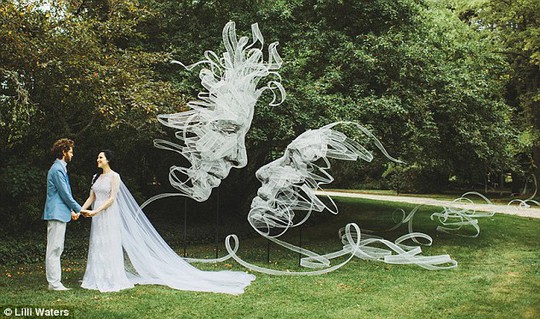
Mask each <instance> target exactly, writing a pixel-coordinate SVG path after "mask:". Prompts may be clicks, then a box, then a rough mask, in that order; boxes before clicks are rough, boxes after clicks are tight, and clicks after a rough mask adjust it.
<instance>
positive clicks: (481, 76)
mask: <svg viewBox="0 0 540 319" xmlns="http://www.w3.org/2000/svg"><path fill="white" fill-rule="evenodd" d="M500 2H501V1H495V0H493V1H487V0H486V1H476V2H474V5H470V6H466V5H465V2H459V1H458V0H456V1H454V2H453V3H452V5H449V4H446V3H443V2H441V1H427V0H426V1H421V0H378V1H355V0H340V1H335V0H278V1H264V0H259V1H249V0H235V1H232V0H213V1H205V0H198V1H192V0H189V1H188V0H180V1H178V0H174V1H173V0H139V1H136V0H79V1H60V2H51V1H46V0H38V1H6V0H4V1H2V2H1V4H0V26H1V27H0V43H1V46H0V83H1V87H0V103H1V104H0V152H1V154H2V157H1V158H0V168H1V169H0V178H1V183H2V186H1V188H0V197H1V198H2V200H3V202H6V203H10V204H9V205H7V206H6V207H5V209H4V208H2V209H0V214H1V215H3V216H9V215H10V214H11V212H12V211H13V209H15V210H19V211H30V212H32V213H31V214H28V215H26V217H24V218H27V219H30V220H35V219H36V218H38V217H39V216H40V212H41V209H42V203H43V195H44V191H43V190H44V189H45V188H44V187H45V186H44V182H45V178H44V176H45V173H46V171H47V169H48V166H49V165H50V162H51V158H50V157H48V156H47V153H48V149H49V147H50V145H51V144H52V142H54V140H55V139H57V138H60V137H70V138H73V139H75V141H76V157H75V161H74V163H73V166H74V168H73V169H72V171H73V174H72V176H73V177H72V178H73V180H74V183H73V184H74V186H73V187H74V190H75V193H76V195H77V196H78V198H82V197H84V196H85V195H86V194H87V190H88V187H89V181H90V178H91V174H92V173H93V171H94V170H95V168H94V167H95V156H96V155H97V151H98V150H99V149H100V148H102V147H105V148H111V149H114V150H115V151H116V152H117V153H118V156H117V158H118V161H117V165H118V167H117V170H118V171H119V172H120V173H121V174H122V176H123V178H124V180H127V181H128V182H129V183H130V187H131V188H132V189H134V190H136V191H137V192H139V191H140V192H141V193H139V194H140V197H141V198H143V199H144V198H148V197H149V196H150V195H152V194H153V193H155V192H157V191H161V190H163V189H166V185H167V184H168V183H167V172H168V167H169V166H170V165H171V164H172V163H176V164H178V162H180V161H181V159H179V158H176V157H175V156H174V154H172V153H171V154H169V153H166V152H161V151H157V150H156V149H154V148H153V146H152V140H153V139H154V138H166V137H167V135H169V136H171V134H172V132H169V131H166V130H164V129H163V128H162V127H160V125H159V123H158V122H157V121H156V115H157V114H160V113H171V112H178V111H180V110H182V109H185V107H186V102H187V101H188V100H190V99H195V98H196V94H197V92H198V91H200V90H201V89H202V88H201V86H200V84H199V79H198V77H197V74H196V72H187V71H185V70H181V69H179V67H178V66H177V65H171V64H170V63H169V62H170V60H171V59H175V60H179V61H182V62H184V63H192V62H196V61H199V60H200V59H202V57H203V55H202V54H203V52H204V51H205V50H207V49H211V50H214V51H216V52H219V51H221V50H222V48H221V29H222V28H223V26H224V25H225V23H226V22H228V21H229V20H233V21H235V22H236V23H237V30H238V32H239V33H240V34H242V35H243V34H248V33H249V30H250V27H249V26H250V24H251V23H254V22H258V23H259V26H260V28H261V31H262V33H263V35H264V37H265V40H266V42H267V43H270V42H272V41H279V42H280V49H279V51H280V55H281V56H282V57H283V59H284V61H285V64H284V66H283V69H282V71H281V75H282V78H283V81H282V82H283V84H284V86H285V89H286V90H287V94H288V96H287V99H286V101H285V102H284V103H283V104H282V105H280V106H278V107H270V106H268V103H267V102H268V101H269V99H270V98H271V97H270V96H263V101H261V102H259V103H258V105H257V106H256V110H255V117H254V120H253V124H252V128H251V130H250V132H249V134H248V139H247V144H248V145H247V147H248V155H249V161H250V163H249V165H248V167H246V168H245V169H244V170H235V171H233V172H232V173H231V175H230V177H229V179H228V180H227V181H226V183H224V185H223V187H222V188H223V192H224V195H225V196H222V198H223V201H224V206H225V207H228V206H229V207H233V205H232V203H237V202H238V198H240V197H242V198H244V200H243V202H244V206H242V205H240V206H242V207H238V208H237V210H238V211H239V214H240V215H243V214H244V213H245V211H243V209H245V207H246V206H245V205H248V204H249V201H250V199H251V196H250V194H253V192H254V191H256V189H257V187H258V184H257V181H256V179H255V177H254V172H255V171H256V170H257V169H258V168H259V167H260V166H261V165H263V164H264V163H266V162H268V161H269V160H270V159H272V158H273V157H275V156H277V155H278V154H279V152H280V151H282V150H283V149H284V147H285V146H286V145H287V144H288V143H289V142H290V141H291V140H292V139H294V137H295V136H297V135H298V134H300V133H302V132H303V131H305V130H306V129H310V128H316V127H319V126H322V125H324V124H328V123H330V122H332V121H339V120H347V121H356V122H358V123H360V124H363V125H365V126H367V127H368V128H370V129H371V130H372V131H373V133H374V134H375V135H376V136H377V137H378V138H379V139H380V140H381V141H382V142H383V144H384V145H385V146H386V147H387V149H388V150H389V152H390V153H391V154H393V155H394V156H398V157H399V158H401V159H403V160H404V161H406V162H407V165H406V166H405V167H402V168H401V170H402V171H405V172H406V174H408V175H407V176H408V177H407V180H408V184H409V186H408V187H409V189H410V190H415V191H425V190H435V189H444V188H445V187H447V186H448V180H449V178H450V177H453V178H454V179H457V180H459V181H461V182H462V183H464V184H468V185H474V183H475V182H478V181H482V180H483V178H484V176H485V175H486V174H488V173H493V172H504V171H508V170H513V169H515V162H516V160H515V155H516V154H517V153H519V152H524V149H525V151H526V147H525V148H523V147H517V146H516V145H518V146H519V145H521V144H520V142H519V141H520V140H519V138H520V137H521V141H523V140H524V139H526V138H528V137H527V136H529V137H530V138H529V139H530V140H531V141H532V142H531V143H530V144H531V145H533V144H534V145H536V146H537V145H538V142H537V141H538V138H537V137H535V135H534V134H535V133H534V132H538V131H537V130H536V131H535V128H536V127H537V126H534V125H537V124H534V123H536V122H534V121H531V120H532V119H536V120H537V119H538V117H537V115H534V114H536V113H535V112H537V110H538V109H539V108H538V107H536V108H535V105H536V104H535V103H538V96H537V95H538V91H537V89H538V85H536V87H535V86H534V82H531V80H530V79H531V77H532V79H537V76H538V73H537V72H538V61H539V56H538V51H537V48H538V42H537V41H538V37H536V38H535V37H534V34H536V33H537V31H538V30H537V24H535V23H537V20H534V22H532V20H531V19H530V18H529V17H528V16H527V18H526V19H525V18H523V19H525V20H523V21H521V20H520V21H521V22H520V23H518V25H519V26H521V25H522V23H525V22H526V24H527V27H525V31H523V30H521V29H520V27H512V26H514V24H513V23H514V22H515V21H517V20H512V19H510V17H508V16H507V15H505V12H506V11H505V10H506V9H505V7H504V6H503V5H502V4H501V3H500ZM512 3H516V4H515V5H514V4H512V6H515V9H516V10H517V9H519V10H522V11H519V12H523V14H525V13H526V12H527V10H528V11H532V10H530V9H533V8H534V5H535V4H534V1H532V0H530V1H525V0H523V1H517V2H512ZM481 8H489V10H488V9H486V10H480V9H481ZM484 11H485V12H484ZM538 11H539V10H537V11H536V12H538ZM488 13H489V14H488ZM515 17H521V16H520V15H519V14H516V16H515ZM515 17H514V18H515ZM508 19H510V20H508ZM524 21H525V22H524ZM494 30H497V34H496V36H494V34H493V32H494ZM535 32H536V33H535ZM535 50H536V51H535ZM523 55H525V56H526V57H527V58H526V59H524V60H523V61H522V62H519V61H518V60H519V59H520V58H519V57H521V56H523ZM518 65H519V67H518ZM535 67H536V69H535ZM534 70H536V71H534ZM534 72H536V73H534ZM534 76H536V78H534ZM536 83H537V82H536ZM535 89H536V91H535ZM514 109H517V110H518V111H520V112H521V113H520V114H523V117H524V118H527V119H529V120H528V122H527V121H526V122H527V123H532V124H526V125H516V116H515V115H513V110H514ZM345 129H347V128H345ZM346 133H347V134H350V135H351V136H355V135H356V132H354V131H350V132H346ZM527 134H528V135H527ZM171 138H172V137H171ZM535 143H536V144H535ZM531 147H532V146H531ZM376 158H378V159H380V160H376V161H375V162H374V163H372V164H369V165H364V164H358V163H336V165H337V166H336V169H335V172H334V175H336V176H338V177H339V182H340V183H341V185H344V186H357V185H369V184H370V183H372V184H373V182H374V181H375V186H376V187H388V186H390V185H389V184H385V183H381V182H380V180H382V177H381V176H382V175H383V173H384V172H385V171H386V172H387V173H388V172H389V170H390V171H391V170H392V169H395V167H389V166H388V165H387V163H385V162H384V161H382V158H383V157H382V156H378V157H377V156H376ZM386 175H392V174H385V176H386ZM156 183H157V184H161V185H162V186H163V188H161V189H159V188H155V187H150V186H149V185H155V184H156ZM236 206H238V205H236ZM10 218H15V217H10ZM16 218H19V219H21V218H22V217H16ZM16 218H15V219H16ZM14 222H15V221H14Z"/></svg>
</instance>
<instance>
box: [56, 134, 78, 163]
mask: <svg viewBox="0 0 540 319" xmlns="http://www.w3.org/2000/svg"><path fill="white" fill-rule="evenodd" d="M73 146H75V142H73V141H72V140H70V139H68V138H61V139H59V140H58V141H56V142H54V144H53V146H52V148H51V154H52V155H53V156H54V157H55V158H59V159H60V158H62V157H63V156H64V152H67V151H69V149H70V148H72V147H73Z"/></svg>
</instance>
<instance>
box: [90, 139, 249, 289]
mask: <svg viewBox="0 0 540 319" xmlns="http://www.w3.org/2000/svg"><path fill="white" fill-rule="evenodd" d="M112 159H113V153H112V152H111V151H110V150H103V151H101V152H100V153H99V155H98V158H97V165H98V167H99V168H100V169H101V170H102V172H101V173H99V174H97V175H96V176H94V179H93V181H92V183H93V184H92V187H91V190H90V196H89V197H88V199H87V200H86V202H85V203H84V205H83V207H82V208H83V211H81V213H82V214H83V215H84V216H86V217H92V227H91V231H90V246H89V250H88V262H87V265H86V272H85V274H84V278H83V281H82V285H81V287H83V288H86V289H94V290H99V291H101V292H109V291H120V290H123V289H128V288H133V287H134V285H135V284H157V285H165V286H169V287H171V288H174V289H180V290H192V291H208V292H219V293H228V294H234V295H237V294H241V293H243V292H244V288H245V287H246V286H248V285H249V284H250V282H251V281H252V280H254V279H255V276H253V275H251V274H248V273H245V272H239V271H217V272H216V271H201V270H199V269H197V268H195V267H193V266H191V265H190V264H189V263H188V262H186V261H185V260H184V259H182V258H181V257H180V256H178V254H176V253H175V252H174V251H173V250H172V249H171V248H170V247H169V245H167V243H166V242H165V241H164V240H163V238H161V236H160V235H159V234H158V232H157V231H156V230H155V228H154V227H153V226H152V224H151V223H150V221H149V220H148V219H147V218H146V216H145V215H144V213H143V211H142V210H141V208H140V207H139V205H138V204H137V202H136V201H135V199H134V198H133V196H132V195H131V193H130V192H129V190H128V189H127V188H126V186H125V185H124V183H123V182H122V180H121V179H120V175H119V174H118V173H116V172H114V171H113V170H112V169H111V167H110V162H111V160H112ZM90 206H92V210H87V209H88V208H89V207H90Z"/></svg>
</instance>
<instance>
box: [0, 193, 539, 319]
mask: <svg viewBox="0 0 540 319" xmlns="http://www.w3.org/2000/svg"><path fill="white" fill-rule="evenodd" d="M338 205H339V207H340V213H339V214H338V215H337V216H329V214H328V213H323V214H322V215H320V214H319V215H320V216H314V218H312V220H311V222H310V224H309V225H306V226H304V227H303V229H302V242H303V246H304V247H306V248H310V249H312V250H315V251H317V252H320V253H326V252H330V251H333V250H337V249H339V248H340V245H339V240H338V238H337V230H338V229H339V228H340V227H342V226H344V225H345V224H346V223H348V222H356V223H358V224H359V226H360V227H361V228H362V229H372V230H375V231H377V230H379V232H378V234H379V235H381V236H384V237H385V238H388V239H395V238H396V237H398V236H399V235H402V234H404V233H405V232H406V228H405V227H401V228H399V229H397V230H396V231H393V232H390V233H387V232H383V231H380V230H383V229H386V228H389V227H391V226H392V225H393V224H392V221H391V215H392V214H391V213H392V212H393V211H394V210H395V209H397V208H405V209H406V210H410V209H412V207H413V206H411V205H406V204H396V203H388V202H374V201H369V200H356V199H339V201H338ZM439 210H440V209H438V208H433V207H431V208H430V207H423V208H422V209H421V210H420V211H419V213H417V219H416V220H415V230H416V231H422V232H426V233H428V234H430V235H431V236H432V237H433V239H434V244H433V246H432V247H425V248H423V251H424V254H425V255H436V254H450V255H451V256H452V258H454V259H456V260H457V261H458V262H459V266H458V268H456V269H452V270H441V271H428V270H424V269H422V268H420V267H416V266H408V265H386V264H382V263H377V262H373V261H363V260H358V259H353V261H351V262H350V263H349V264H347V265H345V266H344V267H343V268H341V269H339V270H337V271H335V272H332V273H329V274H326V275H321V276H299V277H295V276H291V277H277V276H269V275H264V274H256V276H257V279H256V280H255V281H254V282H253V283H252V285H251V286H249V287H248V288H247V290H246V292H245V293H244V294H243V295H240V296H230V295H224V294H214V293H198V292H189V291H178V290H173V289H169V288H167V287H161V286H137V287H135V288H134V289H130V290H127V291H122V292H119V293H97V292H93V291H87V290H84V289H81V288H78V286H79V283H78V280H80V279H81V278H82V275H83V271H84V262H85V261H84V260H68V259H66V258H64V260H63V262H64V273H63V278H64V280H63V281H64V283H65V284H66V286H69V287H74V289H73V290H71V291H67V292H50V291H47V290H46V280H45V275H44V271H43V264H42V263H36V264H27V265H22V264H21V265H17V266H0V270H1V271H2V274H1V276H0V306H1V307H2V308H3V309H4V308H6V307H15V306H19V307H23V306H35V307H54V308H57V309H63V308H66V309H69V310H70V311H72V313H74V317H75V318H156V317H159V318H301V317H306V318H339V319H344V318H540V249H539V248H540V244H539V243H538V239H539V236H540V219H532V218H522V217H515V216H505V215H500V214H496V215H495V216H494V217H491V218H485V219H481V220H480V222H479V224H480V229H481V233H480V235H479V237H478V238H464V237H458V236H452V235H447V234H440V233H437V232H436V231H435V228H436V226H437V224H436V222H435V221H431V220H430V219H429V215H430V214H431V213H433V212H436V211H439ZM180 229H181V228H180ZM68 232H69V228H68ZM179 237H181V235H179ZM284 239H286V240H288V241H290V242H292V243H298V241H299V230H298V229H294V230H291V231H290V234H288V235H287V236H285V237H284ZM266 249H267V242H266V241H265V240H261V239H259V238H251V239H245V238H240V250H239V255H240V256H241V257H243V258H244V259H245V260H247V261H249V262H253V263H256V264H258V265H265V266H267V267H272V268H275V269H280V270H285V269H289V270H291V271H302V269H299V267H298V266H296V265H297V263H298V256H297V255H296V254H294V253H290V252H287V251H284V250H283V249H280V248H279V247H277V246H271V249H270V260H271V261H270V264H268V263H267V262H266V258H267V257H266ZM223 250H224V249H223V248H222V251H223ZM188 251H189V253H190V255H192V256H198V257H204V256H206V255H209V256H213V255H214V252H213V246H211V245H210V246H203V245H200V246H190V247H189V248H188ZM336 262H339V261H336ZM196 265H197V267H199V268H204V269H210V270H211V269H216V270H217V269H229V268H231V269H235V270H242V269H243V268H242V267H241V266H239V265H238V264H236V263H235V262H232V261H227V262H225V263H222V264H217V265H214V264H211V265H203V264H196ZM3 309H2V310H3Z"/></svg>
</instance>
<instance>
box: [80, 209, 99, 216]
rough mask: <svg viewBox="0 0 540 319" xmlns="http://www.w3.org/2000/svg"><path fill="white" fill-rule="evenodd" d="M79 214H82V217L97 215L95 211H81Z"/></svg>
mask: <svg viewBox="0 0 540 319" xmlns="http://www.w3.org/2000/svg"><path fill="white" fill-rule="evenodd" d="M80 214H82V215H83V216H84V217H94V216H96V215H97V212H96V211H93V210H88V209H83V210H81V212H80Z"/></svg>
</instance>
